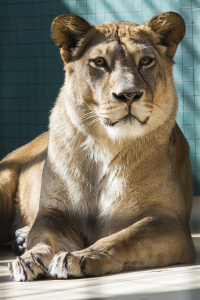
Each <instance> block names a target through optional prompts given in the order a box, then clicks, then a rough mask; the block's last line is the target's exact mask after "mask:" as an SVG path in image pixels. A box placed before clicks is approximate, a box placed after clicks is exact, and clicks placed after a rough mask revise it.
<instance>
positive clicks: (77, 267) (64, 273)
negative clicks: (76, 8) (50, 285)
mask: <svg viewBox="0 0 200 300" xmlns="http://www.w3.org/2000/svg"><path fill="white" fill-rule="evenodd" d="M48 270H49V274H50V275H51V276H52V277H53V278H57V279H67V278H80V277H84V276H85V275H84V273H83V272H82V271H81V258H79V257H77V256H74V255H73V254H72V253H71V252H59V253H57V254H56V255H55V256H54V257H53V259H52V261H51V263H50V265H49V268H48Z"/></svg>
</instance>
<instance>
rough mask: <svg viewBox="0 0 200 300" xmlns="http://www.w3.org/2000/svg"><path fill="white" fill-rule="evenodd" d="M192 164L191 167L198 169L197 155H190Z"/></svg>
mask: <svg viewBox="0 0 200 300" xmlns="http://www.w3.org/2000/svg"><path fill="white" fill-rule="evenodd" d="M190 162H191V167H192V168H195V167H196V155H195V154H192V153H190Z"/></svg>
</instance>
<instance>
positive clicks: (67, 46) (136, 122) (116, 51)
mask: <svg viewBox="0 0 200 300" xmlns="http://www.w3.org/2000/svg"><path fill="white" fill-rule="evenodd" d="M51 33H52V38H53V40H54V42H55V43H56V45H58V46H59V47H60V51H61V56H62V59H63V61H64V63H65V70H66V78H65V85H64V86H63V90H62V91H63V93H62V98H63V100H64V101H65V103H66V107H67V111H68V112H69V115H70V119H71V121H72V123H74V125H75V126H77V127H79V128H80V129H81V130H85V131H87V132H89V133H90V134H93V133H94V132H95V134H101V135H102V134H104V135H108V136H109V137H110V138H111V139H112V140H115V139H124V138H131V137H138V136H143V135H146V134H147V133H148V132H152V131H153V130H156V129H157V128H158V127H160V126H164V127H165V128H166V131H169V132H170V129H171V128H172V127H173V126H174V123H175V116H176V110H177V96H176V91H175V87H174V81H173V76H172V66H173V57H174V54H175V52H176V48H177V45H178V43H179V42H180V41H181V40H182V38H183V36H184V34H185V24H184V21H183V19H182V17H181V16H180V15H179V14H177V13H175V12H166V13H162V14H159V15H156V16H154V17H153V18H152V19H151V20H150V21H149V22H147V23H145V24H143V25H138V24H135V23H132V22H118V23H115V22H106V23H102V24H99V25H96V26H92V25H90V24H89V23H88V22H87V21H85V20H84V19H82V18H81V17H78V16H74V15H61V16H59V17H57V18H56V19H55V20H54V22H53V24H52V30H51Z"/></svg>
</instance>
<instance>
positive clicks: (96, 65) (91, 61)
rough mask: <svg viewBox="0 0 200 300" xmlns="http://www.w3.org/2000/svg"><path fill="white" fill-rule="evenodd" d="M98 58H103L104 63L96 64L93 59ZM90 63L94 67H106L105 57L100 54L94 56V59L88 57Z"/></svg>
mask: <svg viewBox="0 0 200 300" xmlns="http://www.w3.org/2000/svg"><path fill="white" fill-rule="evenodd" d="M99 58H101V59H103V61H104V63H103V64H102V65H98V64H97V63H96V62H95V60H97V59H99ZM90 63H92V64H93V65H94V66H95V67H97V68H108V65H107V62H106V60H105V58H104V57H102V56H99V57H95V58H94V59H90Z"/></svg>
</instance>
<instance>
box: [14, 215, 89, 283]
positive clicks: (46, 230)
mask: <svg viewBox="0 0 200 300" xmlns="http://www.w3.org/2000/svg"><path fill="white" fill-rule="evenodd" d="M82 248H83V242H82V240H81V238H80V237H79V236H77V234H76V232H75V231H74V230H73V228H72V227H71V226H68V225H67V221H66V219H65V218H62V215H61V214H59V215H57V214H54V215H51V216H49V215H40V216H38V217H37V219H36V221H35V223H34V225H33V227H32V229H31V231H30V232H29V235H28V238H27V249H28V251H26V252H25V253H24V254H23V255H22V256H20V257H17V259H16V260H15V261H14V262H13V263H10V264H9V269H10V271H11V275H12V277H13V279H15V280H16V281H32V280H35V279H38V278H39V277H41V275H42V276H49V264H50V262H51V260H52V258H53V257H54V255H56V253H59V252H60V251H75V250H79V249H82ZM64 278H66V277H64Z"/></svg>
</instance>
